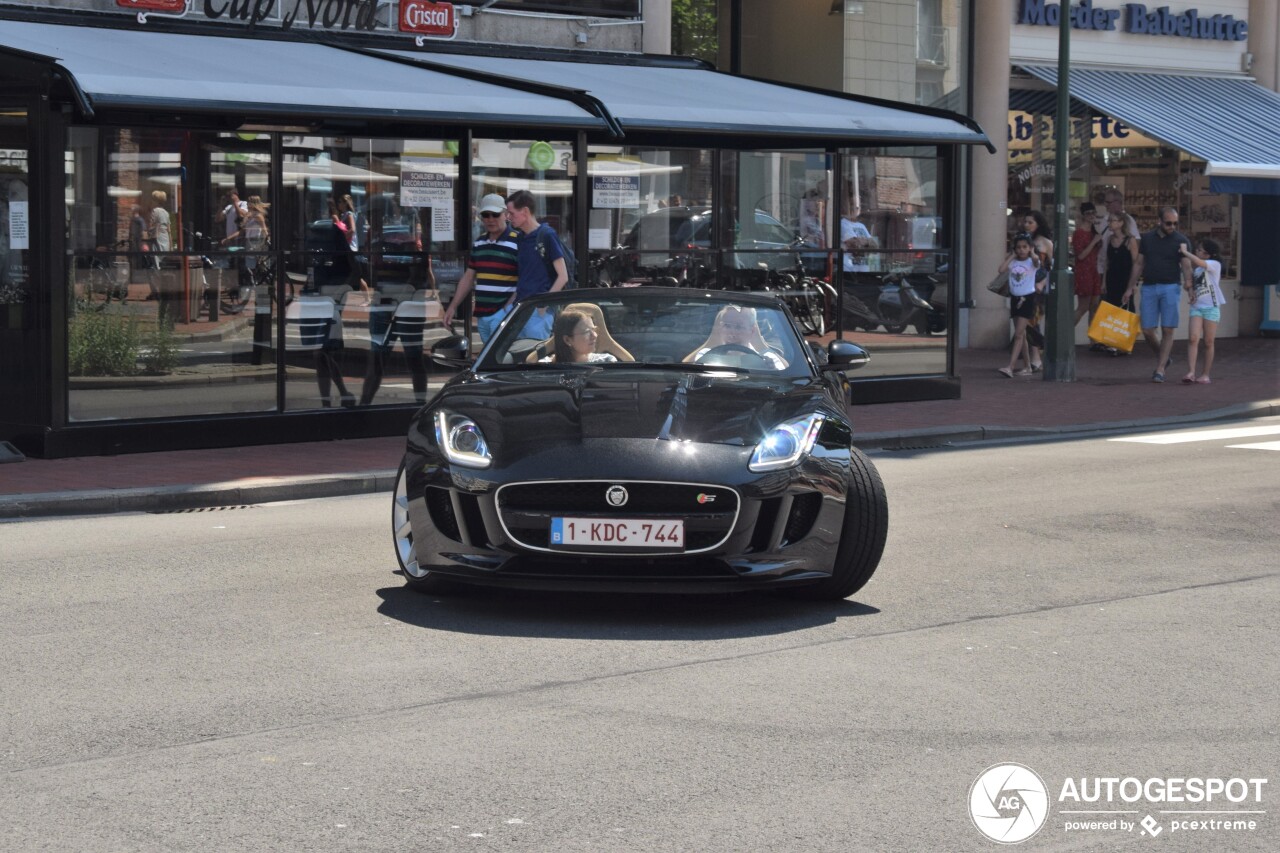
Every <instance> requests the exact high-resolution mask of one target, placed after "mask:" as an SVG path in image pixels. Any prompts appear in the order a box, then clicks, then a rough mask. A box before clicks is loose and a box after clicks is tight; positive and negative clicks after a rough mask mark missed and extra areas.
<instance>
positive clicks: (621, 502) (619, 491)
mask: <svg viewBox="0 0 1280 853" xmlns="http://www.w3.org/2000/svg"><path fill="white" fill-rule="evenodd" d="M630 497H631V496H630V495H629V494H627V490H626V489H625V488H623V487H622V486H610V487H609V488H608V490H606V491H605V493H604V499H605V500H606V501H608V502H609V506H626V503H627V500H628V499H629V498H630Z"/></svg>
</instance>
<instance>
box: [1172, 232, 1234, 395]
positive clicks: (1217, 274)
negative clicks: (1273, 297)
mask: <svg viewBox="0 0 1280 853" xmlns="http://www.w3.org/2000/svg"><path fill="white" fill-rule="evenodd" d="M1182 254H1183V256H1185V257H1186V258H1187V260H1189V261H1191V263H1192V265H1193V266H1194V267H1195V268H1194V269H1193V270H1192V272H1191V287H1190V288H1188V290H1187V296H1188V298H1189V299H1190V300H1191V308H1190V310H1189V311H1188V312H1187V313H1188V314H1189V315H1190V317H1191V321H1190V326H1189V329H1188V331H1187V366H1188V367H1189V368H1190V369H1189V370H1188V371H1187V375H1186V376H1184V377H1182V383H1183V384H1184V385H1191V384H1196V385H1208V384H1209V383H1210V382H1211V381H1212V380H1210V379H1209V371H1210V370H1211V369H1212V368H1213V339H1214V337H1215V336H1216V335H1217V334H1218V320H1220V319H1221V318H1222V303H1223V302H1225V301H1226V300H1225V299H1224V298H1223V296H1222V287H1221V286H1220V284H1219V283H1220V282H1221V281H1222V249H1221V247H1219V246H1218V243H1217V241H1216V240H1208V239H1206V240H1201V241H1200V245H1199V247H1197V248H1196V250H1195V252H1191V251H1189V250H1188V249H1187V247H1186V245H1183V247H1182ZM1201 337H1203V338H1204V373H1201V374H1200V376H1199V377H1197V376H1196V356H1197V355H1198V350H1199V349H1200V339H1201Z"/></svg>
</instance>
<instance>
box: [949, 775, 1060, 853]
mask: <svg viewBox="0 0 1280 853" xmlns="http://www.w3.org/2000/svg"><path fill="white" fill-rule="evenodd" d="M1048 816H1049V790H1048V789H1047V788H1046V787H1045V784H1044V780H1043V779H1041V778H1040V776H1039V774H1037V773H1036V772H1035V771H1034V770H1032V769H1031V768H1030V767H1024V766H1023V765H1021V764H993V765H992V766H991V767H988V768H987V769H986V770H984V771H982V773H981V775H979V776H978V778H977V779H975V780H974V782H973V787H971V788H970V789H969V817H970V818H972V819H973V825H974V826H976V827H977V828H978V831H979V832H981V833H982V834H983V835H985V836H986V837H987V838H990V839H991V840H992V841H995V842H998V843H1000V844H1017V843H1018V842H1020V841H1026V840H1027V839H1028V838H1030V837H1031V836H1033V835H1035V834H1036V833H1037V832H1039V831H1040V828H1041V827H1042V826H1044V823H1045V819H1046V818H1047V817H1048Z"/></svg>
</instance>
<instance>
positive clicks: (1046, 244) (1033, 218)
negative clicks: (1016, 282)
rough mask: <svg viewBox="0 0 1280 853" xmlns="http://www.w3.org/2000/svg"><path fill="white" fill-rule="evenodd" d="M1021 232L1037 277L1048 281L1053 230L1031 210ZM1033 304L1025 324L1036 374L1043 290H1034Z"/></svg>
mask: <svg viewBox="0 0 1280 853" xmlns="http://www.w3.org/2000/svg"><path fill="white" fill-rule="evenodd" d="M1022 227H1023V230H1024V231H1026V233H1027V234H1029V235H1031V248H1032V250H1033V251H1034V253H1035V256H1036V261H1037V267H1038V269H1039V271H1040V272H1039V275H1040V277H1041V278H1043V279H1046V280H1047V279H1048V276H1049V271H1050V270H1052V269H1053V229H1052V228H1051V227H1050V226H1049V220H1048V219H1047V218H1046V217H1045V215H1044V214H1043V213H1041V212H1040V211H1038V210H1031V211H1028V212H1027V215H1026V216H1024V217H1023V219H1022ZM1032 302H1033V303H1034V304H1035V315H1034V316H1033V317H1032V318H1031V322H1029V323H1028V324H1027V343H1028V344H1030V346H1031V371H1032V372H1033V373H1037V372H1039V371H1040V369H1041V360H1040V350H1042V349H1044V329H1043V328H1042V323H1043V321H1044V288H1039V289H1037V290H1036V294H1035V296H1034V297H1032Z"/></svg>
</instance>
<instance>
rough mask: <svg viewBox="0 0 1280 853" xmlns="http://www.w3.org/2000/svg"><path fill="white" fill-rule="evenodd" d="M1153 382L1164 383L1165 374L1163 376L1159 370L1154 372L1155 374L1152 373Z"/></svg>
mask: <svg viewBox="0 0 1280 853" xmlns="http://www.w3.org/2000/svg"><path fill="white" fill-rule="evenodd" d="M1151 381H1152V382H1163V381H1164V374H1163V373H1161V372H1160V371H1158V370H1156V371H1153V372H1152V373H1151Z"/></svg>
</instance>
